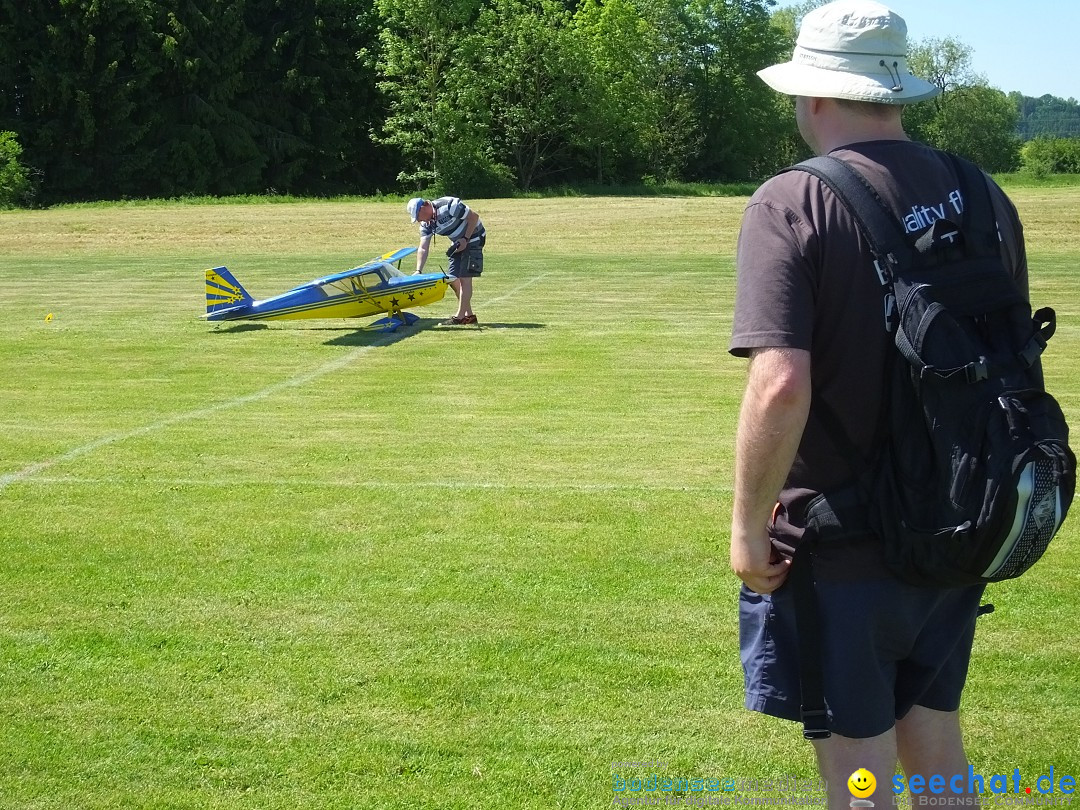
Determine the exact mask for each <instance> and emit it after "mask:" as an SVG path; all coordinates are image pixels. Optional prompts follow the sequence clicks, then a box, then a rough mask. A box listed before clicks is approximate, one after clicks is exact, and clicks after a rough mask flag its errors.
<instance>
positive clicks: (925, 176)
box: [730, 141, 1027, 545]
mask: <svg viewBox="0 0 1080 810" xmlns="http://www.w3.org/2000/svg"><path fill="white" fill-rule="evenodd" d="M831 154H832V155H834V156H835V157H839V158H841V159H843V160H845V161H848V162H849V163H850V164H851V165H852V166H853V167H854V168H855V169H857V170H858V171H859V172H860V173H861V174H862V175H863V176H864V177H866V179H867V180H868V181H869V182H870V183H871V185H873V187H874V188H875V189H876V190H877V192H878V193H879V194H880V196H881V198H882V199H883V200H884V201H885V203H886V204H887V205H889V206H890V207H891V208H892V210H893V211H894V212H895V213H896V215H897V216H898V217H900V218H901V220H902V221H903V222H904V225H905V228H906V229H907V230H908V231H909V232H911V233H919V232H922V231H923V230H925V229H926V228H927V227H929V225H930V224H932V223H933V222H934V221H935V220H936V219H940V218H945V219H952V220H953V221H956V222H958V221H959V212H960V211H962V210H963V200H962V199H961V193H960V190H959V180H958V178H957V177H956V175H955V174H954V173H953V170H952V167H951V165H950V164H949V162H948V158H946V157H945V156H944V155H943V154H942V153H940V152H938V151H936V150H934V149H931V148H930V147H928V146H925V145H922V144H918V143H913V142H911V141H871V142H865V143H857V144H851V145H849V146H846V147H842V148H840V149H836V150H834V151H833V152H832V153H831ZM991 191H992V196H993V199H994V210H995V214H996V216H997V220H998V229H999V232H1000V234H1001V239H1002V255H1003V257H1004V261H1005V266H1006V268H1008V269H1009V270H1010V272H1012V273H1013V276H1014V277H1015V278H1016V280H1017V282H1018V283H1019V285H1020V287H1021V290H1023V292H1024V293H1025V295H1026V294H1027V259H1026V255H1025V252H1024V240H1023V233H1022V229H1021V226H1020V221H1019V219H1018V217H1017V215H1016V209H1015V208H1014V207H1013V205H1012V203H1011V202H1010V201H1009V199H1008V198H1007V197H1006V196H1005V194H1004V192H1002V191H1001V189H1000V188H998V187H997V185H996V184H994V183H993V182H992V181H991ZM736 268H737V274H738V283H737V288H736V296H735V324H734V330H733V336H732V340H731V347H730V350H731V353H732V354H734V355H737V356H746V355H747V354H749V350H750V349H754V348H795V349H806V350H808V351H809V352H810V354H811V365H812V375H813V384H814V397H822V398H824V399H825V400H826V402H827V404H828V406H829V407H830V408H831V409H832V411H833V412H834V413H835V414H836V416H838V417H839V419H840V421H841V422H842V423H843V425H844V426H845V427H846V428H847V432H848V436H849V438H850V439H851V440H852V442H853V444H854V445H855V447H857V448H859V450H860V451H861V452H862V454H863V458H865V459H869V458H872V457H873V455H874V453H873V452H872V450H873V448H872V445H873V443H874V441H875V438H876V433H877V427H878V419H879V414H880V411H881V404H882V403H881V399H882V395H883V388H884V375H885V367H886V358H887V357H888V354H887V353H888V352H890V351H895V350H894V349H893V348H892V346H891V338H890V336H889V335H888V334H887V333H886V331H885V314H884V297H883V288H882V286H881V283H880V281H879V280H878V276H877V273H876V271H875V269H874V264H873V257H872V256H871V254H870V250H869V246H868V245H867V243H866V241H865V240H864V239H863V237H862V235H861V234H860V233H859V230H858V227H857V225H856V224H855V221H854V219H853V218H852V216H851V215H850V214H849V213H848V211H847V210H846V209H845V208H844V206H843V204H842V203H841V202H840V201H839V200H838V199H837V197H836V196H835V195H834V194H833V192H832V190H831V189H829V188H828V187H827V186H825V185H824V184H823V183H822V181H821V180H819V179H818V178H817V177H814V176H813V175H810V174H809V173H807V172H801V171H795V172H786V173H784V174H781V175H778V176H776V177H774V178H772V179H770V180H769V181H767V182H766V183H764V184H763V185H762V186H761V187H760V188H759V189H758V190H757V192H756V193H755V194H754V196H753V197H752V198H751V199H750V202H749V203H748V205H747V207H746V212H745V214H744V216H743V223H742V229H741V232H740V234H739V245H738V253H737V259H736ZM857 469H858V467H857V466H853V463H852V461H851V460H849V459H847V458H845V456H844V454H843V452H842V451H841V450H840V449H839V448H837V447H836V444H835V442H833V441H832V440H831V439H830V438H829V436H828V434H827V433H826V432H825V429H824V428H823V427H822V425H821V424H820V422H819V421H818V419H817V418H816V417H815V414H814V411H813V409H812V410H811V416H810V419H809V420H808V421H807V425H806V429H805V431H804V432H803V437H802V442H801V444H800V446H799V451H798V454H797V456H796V459H795V463H794V465H793V466H792V468H791V472H790V473H789V475H788V479H787V483H786V484H785V487H784V490H783V491H782V492H781V496H780V501H781V503H782V504H783V505H784V507H785V509H784V510H783V512H782V514H783V515H784V519H783V520H781V521H778V528H779V529H780V531H781V532H782V533H786V534H787V537H785V538H784V540H788V539H790V540H791V545H795V544H796V543H797V541H798V538H799V536H800V535H801V530H800V527H801V526H802V525H803V518H802V515H803V510H804V508H805V505H806V503H807V502H808V501H809V500H810V499H811V498H812V497H813V496H814V495H815V494H817V493H819V492H823V491H829V490H831V489H834V488H836V487H837V486H839V485H842V484H844V483H846V482H847V481H850V480H852V478H853V477H854V476H855V471H856V470H857Z"/></svg>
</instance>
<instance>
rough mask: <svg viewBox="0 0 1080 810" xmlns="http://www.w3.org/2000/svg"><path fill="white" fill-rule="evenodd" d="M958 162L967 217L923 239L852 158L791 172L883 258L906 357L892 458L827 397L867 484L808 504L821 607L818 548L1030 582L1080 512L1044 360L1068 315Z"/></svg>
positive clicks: (952, 576)
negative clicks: (848, 541) (842, 212)
mask: <svg viewBox="0 0 1080 810" xmlns="http://www.w3.org/2000/svg"><path fill="white" fill-rule="evenodd" d="M949 158H950V160H951V161H952V163H953V166H954V167H955V170H956V174H957V176H958V177H959V179H960V192H961V194H962V199H963V213H962V215H961V217H960V218H959V219H960V222H959V223H957V222H955V221H953V220H949V219H937V221H935V222H933V223H932V224H929V225H928V226H927V227H926V228H925V229H924V230H923V231H922V232H921V233H919V234H916V235H912V236H911V237H909V236H908V235H907V233H906V232H905V230H904V228H903V227H902V225H901V222H900V220H899V219H898V218H897V216H896V215H895V214H894V213H893V212H892V211H891V210H890V209H889V208H888V207H887V206H886V205H885V203H884V202H883V201H882V200H881V198H880V197H879V195H878V194H877V192H876V191H875V190H874V189H873V187H872V186H871V185H870V184H869V183H868V182H867V180H866V179H865V178H864V177H863V176H862V175H861V174H859V173H858V172H857V171H855V170H854V169H853V168H852V167H851V166H849V165H848V164H847V163H845V162H844V161H842V160H839V159H837V158H834V157H817V158H811V159H810V160H808V161H804V162H803V163H800V164H799V165H798V166H794V167H792V169H798V170H801V171H806V172H809V173H811V174H813V175H815V176H817V177H819V178H821V180H822V181H823V182H824V183H826V184H827V185H828V186H829V188H831V189H832V190H833V192H834V193H835V194H836V196H837V197H838V199H839V200H840V201H841V202H842V203H843V204H844V205H845V207H846V208H847V209H848V210H849V211H850V212H851V214H852V216H853V217H854V218H855V220H856V222H857V223H858V225H859V228H860V230H861V231H862V233H863V236H864V237H865V238H866V239H867V241H868V242H869V244H870V246H871V249H872V251H873V254H874V257H875V266H876V269H877V272H878V277H879V280H880V281H881V282H882V287H883V299H884V302H885V311H886V320H887V324H888V328H889V329H890V331H891V332H892V334H893V336H894V343H895V345H896V348H897V352H895V353H893V356H892V359H891V361H890V362H891V364H892V368H891V369H890V371H889V374H888V375H887V379H888V380H889V383H888V385H889V391H888V392H887V394H886V396H885V398H884V402H885V406H884V409H883V413H882V414H881V418H880V419H879V427H878V435H879V438H880V439H881V441H880V442H878V445H879V446H880V447H881V448H882V450H881V452H880V455H879V456H878V457H876V458H870V459H867V458H862V457H860V455H859V452H858V450H857V449H856V448H855V447H854V445H853V444H852V442H851V440H850V439H849V438H848V437H847V434H846V432H845V431H844V429H843V426H842V425H841V424H840V421H839V419H838V417H836V416H835V414H834V413H833V412H832V411H831V409H830V408H829V407H828V406H827V405H824V403H822V402H821V401H820V400H819V398H817V397H815V398H814V399H815V403H814V406H813V407H812V409H811V416H812V418H817V419H819V420H820V422H821V424H822V425H823V426H824V427H825V429H826V432H827V433H828V434H829V435H830V437H831V438H832V440H833V441H834V442H836V443H837V445H838V447H839V448H840V449H841V451H843V452H844V453H845V455H846V456H847V457H848V458H849V459H850V461H851V464H852V470H853V473H854V476H853V477H854V482H853V483H852V484H851V485H849V486H847V487H844V488H842V489H840V490H838V491H836V492H830V493H823V494H822V495H820V496H818V497H817V498H815V499H814V500H813V501H812V502H811V503H810V505H809V507H808V510H807V535H806V539H804V542H803V544H802V545H801V546H800V548H799V551H797V552H796V556H795V560H794V562H793V565H792V570H791V576H792V580H793V587H794V589H795V592H796V599H798V600H802V601H803V602H805V601H806V600H807V599H809V598H814V597H813V595H812V589H813V578H812V576H813V575H812V571H811V568H812V558H813V550H814V544H815V543H819V542H830V541H834V542H842V541H843V540H844V539H845V538H854V537H860V536H861V537H862V538H865V537H866V536H867V534H868V533H870V534H873V535H876V536H877V537H879V538H880V539H881V541H882V542H883V549H884V556H885V560H886V562H887V564H888V566H889V568H890V569H891V570H892V571H893V573H895V574H896V576H898V577H899V578H901V579H903V580H905V581H906V582H909V583H912V584H915V585H930V586H937V587H952V586H962V585H970V584H975V583H980V582H983V583H985V582H996V581H999V580H1003V579H1009V578H1013V577H1017V576H1019V575H1020V574H1022V573H1024V572H1025V571H1026V570H1027V569H1028V568H1030V567H1031V566H1032V565H1033V564H1034V563H1035V562H1036V561H1037V560H1038V559H1039V557H1041V556H1042V554H1043V552H1044V551H1046V548H1047V545H1048V544H1049V543H1050V540H1051V539H1052V538H1053V536H1054V535H1055V534H1056V533H1057V531H1058V529H1059V528H1060V527H1061V523H1062V521H1063V520H1064V519H1065V515H1066V513H1067V511H1068V509H1069V506H1070V504H1071V503H1072V498H1073V492H1074V489H1075V485H1076V458H1075V456H1074V455H1073V452H1072V450H1071V449H1070V448H1069V444H1068V436H1069V429H1068V425H1067V424H1066V422H1065V417H1064V415H1063V414H1062V411H1061V408H1060V406H1059V405H1058V403H1057V401H1056V400H1055V399H1054V398H1053V397H1052V396H1051V395H1050V394H1048V393H1047V392H1046V390H1045V388H1044V387H1043V380H1042V371H1041V366H1040V363H1039V357H1040V355H1041V354H1042V351H1043V349H1045V348H1046V342H1047V340H1049V339H1050V337H1051V336H1052V335H1053V333H1054V329H1055V315H1054V311H1053V310H1052V309H1050V308H1043V309H1040V310H1038V311H1037V312H1035V314H1034V316H1033V315H1032V313H1031V307H1030V305H1029V304H1028V302H1027V300H1026V299H1025V297H1024V296H1023V294H1022V293H1021V292H1020V290H1019V289H1018V288H1017V285H1016V283H1015V282H1014V280H1013V279H1012V277H1011V275H1010V274H1009V273H1008V271H1007V270H1006V269H1005V267H1004V264H1003V263H1002V260H1001V252H1000V251H1001V248H1000V237H999V235H998V230H997V223H996V219H995V216H994V212H993V206H992V202H991V197H990V190H989V187H988V185H987V182H986V178H985V176H984V175H983V173H982V171H981V170H980V169H979V168H978V167H976V166H975V165H974V164H971V163H969V162H968V161H965V160H962V159H961V158H958V157H956V156H954V155H949ZM800 558H802V559H800ZM800 592H801V595H800ZM808 594H809V596H808ZM805 607H806V612H808V613H810V618H809V619H806V620H804V621H800V623H799V628H798V629H799V634H800V647H801V648H802V649H803V652H802V659H803V666H802V669H803V679H804V683H803V712H804V723H806V728H805V730H804V733H805V734H806V735H807V736H808V737H811V738H814V737H819V736H827V735H828V732H827V731H825V730H824V725H823V721H824V716H825V712H824V701H823V699H822V698H820V692H821V686H820V659H818V660H817V664H816V669H817V671H816V672H810V673H809V678H810V684H809V686H810V688H809V690H808V688H807V686H808V684H807V677H808V673H807V666H808V664H809V657H810V656H819V655H820V652H819V650H818V649H815V648H819V647H820V627H816V626H809V625H816V620H815V619H814V618H813V616H814V615H815V614H816V605H814V606H809V605H805ZM802 612H804V611H803V610H800V613H802ZM804 630H805V632H804ZM808 692H809V693H811V694H808ZM814 693H816V694H814ZM813 704H816V705H813ZM807 714H810V715H813V716H814V717H812V718H811V719H812V720H814V721H815V722H814V723H809V722H807ZM811 725H813V726H815V727H816V731H815V730H814V729H812V728H811Z"/></svg>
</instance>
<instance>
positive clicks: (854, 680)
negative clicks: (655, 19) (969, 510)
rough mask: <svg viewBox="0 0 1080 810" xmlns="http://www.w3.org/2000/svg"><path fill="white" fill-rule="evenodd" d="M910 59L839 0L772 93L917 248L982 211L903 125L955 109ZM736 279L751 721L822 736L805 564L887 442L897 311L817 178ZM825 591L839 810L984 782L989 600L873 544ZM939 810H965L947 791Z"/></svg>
mask: <svg viewBox="0 0 1080 810" xmlns="http://www.w3.org/2000/svg"><path fill="white" fill-rule="evenodd" d="M906 50H907V26H906V24H905V23H904V21H903V19H902V18H900V17H899V16H898V15H897V14H896V13H894V12H892V11H891V10H889V9H888V8H886V7H884V6H882V5H880V4H878V3H876V2H872V1H871V0H837V2H833V3H830V4H828V5H826V6H823V7H821V8H819V9H816V10H814V11H812V12H810V13H809V14H807V15H806V17H805V19H804V21H803V23H802V26H801V28H800V32H799V37H798V42H797V45H796V48H795V51H794V54H793V55H792V59H791V61H790V62H788V63H785V64H781V65H774V66H772V67H770V68H766V69H765V70H762V71H761V72H760V74H759V75H760V76H761V77H762V79H764V80H765V81H766V82H767V83H768V84H769V85H770V86H771V87H772V88H773V89H775V90H778V91H780V92H782V93H785V94H788V95H792V96H795V111H796V120H797V122H798V126H799V132H800V134H801V135H802V137H803V139H804V140H805V141H806V143H807V144H808V145H809V146H810V147H811V149H812V150H813V151H814V152H815V154H817V155H826V154H831V155H833V156H835V157H838V158H840V159H842V160H843V161H845V162H847V163H848V164H850V165H851V166H852V167H853V168H855V169H857V170H858V172H859V173H860V174H862V175H863V176H864V177H865V178H866V179H867V180H868V181H869V183H870V185H871V186H873V188H874V189H875V190H876V191H877V193H878V194H879V195H880V197H881V198H882V200H883V201H884V202H885V204H886V205H887V207H888V208H889V209H890V210H891V211H892V212H894V213H895V217H896V218H897V219H898V220H899V221H901V222H902V223H903V225H904V228H905V230H907V231H908V232H910V233H912V234H915V233H919V232H922V231H924V230H925V229H927V228H929V227H931V226H933V224H934V222H935V221H938V220H946V219H958V218H959V215H960V213H961V211H962V210H963V206H964V200H963V195H962V193H961V191H960V189H961V183H960V180H959V178H958V176H957V173H956V171H955V170H954V168H953V164H952V163H951V161H950V160H949V158H948V156H946V155H945V154H944V153H941V152H938V151H936V150H934V149H931V148H930V147H927V146H925V145H922V144H918V143H914V142H912V141H910V140H909V139H908V136H907V135H906V134H905V132H904V129H903V125H902V122H901V112H902V110H903V106H904V105H906V104H910V103H915V102H919V101H923V100H926V99H929V98H932V97H933V96H935V95H937V93H938V92H939V91H938V88H937V87H935V86H934V85H932V84H929V83H928V82H925V81H922V80H921V79H918V78H916V77H914V76H912V75H911V74H910V73H909V72H908V69H907V64H906V59H905V54H906ZM990 189H991V198H992V210H993V213H994V216H995V217H996V220H997V231H998V234H999V236H1000V251H1001V255H1002V261H1003V264H1004V266H1005V268H1006V270H1007V271H1008V273H1010V274H1011V275H1012V277H1013V278H1014V279H1015V281H1016V282H1017V285H1018V288H1019V289H1020V290H1021V292H1022V294H1023V296H1024V297H1026V296H1027V262H1026V256H1025V252H1024V243H1023V235H1022V230H1021V226H1020V222H1019V219H1018V217H1017V214H1016V211H1015V208H1014V207H1013V205H1012V204H1011V203H1010V202H1009V200H1008V199H1007V198H1006V196H1005V195H1004V193H1003V192H1001V190H1000V189H999V188H998V187H997V186H996V185H994V184H993V183H992V182H991V183H990ZM946 235H947V234H946ZM737 274H738V285H737V291H736V306H735V322H734V330H733V338H732V342H731V352H732V353H733V354H735V355H736V356H745V357H749V358H750V365H749V377H748V382H747V387H746V392H745V396H744V400H743V404H742V410H741V413H740V416H739V426H738V435H737V439H736V460H735V467H736V474H735V493H734V506H733V518H732V536H731V565H732V568H733V570H734V571H735V573H736V574H737V575H738V576H739V578H740V579H741V580H742V582H743V588H742V589H741V592H740V600H739V614H740V619H739V621H740V628H739V629H740V648H741V656H742V661H743V667H744V672H745V678H746V705H747V708H749V709H752V710H755V711H760V712H764V713H766V714H770V715H773V716H777V717H781V718H785V719H789V720H796V721H797V720H800V719H804V720H805V719H806V718H805V717H801V712H800V708H801V706H800V696H801V695H803V693H804V689H803V686H804V685H805V684H803V685H801V684H800V677H806V676H805V674H803V673H802V672H801V670H800V650H799V636H798V634H797V632H796V622H797V617H796V614H797V613H799V610H798V609H797V608H796V606H795V601H796V600H795V598H794V596H793V593H792V592H793V590H794V589H793V587H792V583H791V582H789V581H788V579H789V573H790V572H792V570H793V568H792V556H793V554H794V553H795V551H796V549H798V548H799V545H800V541H801V540H802V538H803V534H804V529H805V527H806V525H807V517H806V511H807V507H808V505H809V503H810V501H811V500H812V499H814V498H815V497H816V496H818V495H820V494H821V493H826V492H830V491H832V490H834V489H836V488H838V487H841V486H842V485H844V484H846V483H848V482H850V481H851V480H852V479H853V478H856V477H857V476H858V474H859V470H860V461H859V460H858V459H857V458H853V457H852V455H853V453H852V449H854V451H855V452H857V454H858V455H859V456H861V457H862V458H863V459H872V458H874V457H875V455H876V451H877V449H878V446H879V445H880V444H881V443H882V442H883V433H884V432H885V431H884V430H883V427H882V425H883V424H884V422H885V421H887V417H888V414H887V413H885V411H886V409H887V400H886V392H887V389H888V386H887V384H886V381H887V380H888V378H889V377H888V375H889V373H890V368H891V365H890V363H891V362H892V360H891V357H892V354H893V353H895V352H896V349H895V348H894V347H893V345H892V336H891V335H890V334H889V333H888V332H887V331H886V328H885V322H886V320H887V318H889V317H891V315H892V313H891V312H888V311H887V310H889V308H890V307H895V302H893V303H890V302H889V300H888V297H887V296H885V295H883V275H882V273H881V272H880V268H879V267H878V266H876V265H875V256H874V255H873V254H872V253H871V250H870V247H869V245H868V243H867V240H866V238H865V237H864V235H863V234H862V233H860V231H859V227H858V224H857V222H856V220H855V218H854V217H853V216H852V214H851V213H850V212H849V211H848V210H847V209H846V208H845V206H844V204H843V203H842V202H841V201H840V200H839V199H838V198H837V196H836V195H835V194H834V193H833V192H832V190H831V189H830V188H829V187H828V186H827V185H826V184H824V183H823V182H822V180H820V179H819V178H818V177H816V176H814V175H812V174H809V173H807V172H804V171H792V172H786V173H782V174H780V175H777V176H776V177H774V178H772V179H771V180H769V181H767V182H766V183H765V184H764V185H762V186H761V188H760V189H758V191H757V193H756V194H755V195H754V196H753V198H752V199H751V200H750V202H749V204H748V206H747V208H746V212H745V215H744V219H743V225H742V230H741V233H740V237H739V246H738V254H737ZM836 425H839V426H840V427H839V430H841V431H842V432H843V433H844V439H843V441H841V442H838V441H836V440H835V439H834V433H835V432H836V430H837V428H836V427H835V426H836ZM797 564H798V559H796V565H797ZM812 587H813V592H814V593H815V595H816V602H817V608H818V610H819V611H820V627H821V637H820V639H817V640H816V641H814V642H813V643H812V646H813V647H814V648H815V649H814V653H815V654H816V655H820V658H821V675H822V680H823V688H824V698H825V705H826V706H827V712H825V711H822V712H818V714H819V715H821V716H820V717H817V718H816V721H817V722H818V724H819V726H818V727H819V728H820V729H822V731H821V733H819V734H817V735H816V736H818V739H816V740H815V741H814V745H815V751H816V754H817V758H818V765H819V768H820V770H821V773H822V776H823V777H824V778H825V779H826V780H827V783H828V786H829V803H830V806H831V807H833V808H839V807H847V806H848V799H849V798H850V797H849V795H848V788H847V780H848V777H849V776H850V775H851V774H852V773H853V772H854V771H856V770H858V769H859V768H866V769H868V770H869V771H871V772H872V773H874V774H876V776H877V781H878V785H879V790H878V793H879V795H888V793H889V791H888V789H883V788H884V787H885V786H887V785H888V784H889V781H888V780H889V779H890V778H891V776H892V774H893V773H894V771H895V767H896V762H897V759H899V761H900V763H901V765H902V766H903V768H904V771H905V772H906V773H908V774H916V773H918V774H922V775H924V776H927V777H928V776H929V775H932V774H941V775H943V776H945V778H946V780H948V778H949V777H950V776H951V775H955V774H964V775H965V777H966V775H967V773H968V763H967V759H966V755H965V753H964V746H963V741H962V738H961V733H960V724H959V718H958V708H959V704H960V695H961V692H962V690H963V687H964V682H965V680H966V677H967V668H968V661H969V658H970V654H971V646H972V640H973V636H974V631H975V617H976V614H977V612H978V610H979V602H980V597H981V595H982V590H983V586H982V585H981V584H975V585H969V586H966V587H949V588H945V587H927V586H916V585H910V584H908V583H906V582H904V581H901V580H900V579H899V578H898V577H897V576H896V575H895V574H894V573H893V572H892V571H891V570H890V569H889V568H887V567H886V565H885V561H884V559H883V552H882V548H881V544H880V543H879V542H876V541H875V539H874V538H873V537H872V536H871V535H869V534H867V535H866V536H865V537H856V538H854V539H852V540H850V541H849V542H844V543H836V544H828V543H821V544H820V547H819V548H817V550H816V552H815V558H814V567H813V578H812ZM804 641H805V636H804ZM830 732H831V736H826V735H828V734H829V733H830ZM808 736H810V735H809V734H808ZM873 798H875V799H876V798H878V796H875V797H873ZM939 798H946V799H948V798H955V797H954V795H953V794H952V793H950V792H949V791H948V790H946V793H945V794H944V795H943V797H939ZM879 806H880V805H879Z"/></svg>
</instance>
